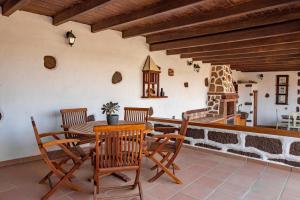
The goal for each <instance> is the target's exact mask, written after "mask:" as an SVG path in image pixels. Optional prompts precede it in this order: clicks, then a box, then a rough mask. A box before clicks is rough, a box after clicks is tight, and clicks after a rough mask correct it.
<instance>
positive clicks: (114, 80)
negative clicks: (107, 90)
mask: <svg viewBox="0 0 300 200" xmlns="http://www.w3.org/2000/svg"><path fill="white" fill-rule="evenodd" d="M121 81H122V74H121V72H118V71H116V72H115V73H114V74H113V76H112V78H111V82H112V83H113V84H117V83H120V82H121Z"/></svg>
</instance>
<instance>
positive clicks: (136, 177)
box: [133, 169, 141, 189]
mask: <svg viewBox="0 0 300 200" xmlns="http://www.w3.org/2000/svg"><path fill="white" fill-rule="evenodd" d="M140 174H141V170H140V169H138V170H136V175H135V180H134V183H133V189H135V188H136V186H137V185H138V184H139V182H140Z"/></svg>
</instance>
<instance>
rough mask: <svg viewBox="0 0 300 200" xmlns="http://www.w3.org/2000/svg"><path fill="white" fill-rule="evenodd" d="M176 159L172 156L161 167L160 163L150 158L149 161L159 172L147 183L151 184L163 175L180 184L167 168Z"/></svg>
mask: <svg viewBox="0 0 300 200" xmlns="http://www.w3.org/2000/svg"><path fill="white" fill-rule="evenodd" d="M175 158H176V154H174V155H173V156H172V158H171V159H170V160H169V162H168V163H167V164H166V165H163V164H162V163H160V162H159V161H158V160H156V159H155V158H153V156H151V157H150V159H151V160H152V161H153V162H155V163H156V164H157V165H158V166H159V167H160V168H161V171H160V172H158V173H157V174H156V175H155V176H154V177H152V178H151V179H149V180H148V181H149V182H153V181H155V180H157V179H158V178H159V177H161V176H162V175H163V174H164V173H166V174H168V175H169V176H170V177H171V178H172V179H173V180H174V181H175V182H176V183H177V184H182V181H181V180H180V179H178V178H177V177H176V176H175V175H174V174H173V173H172V172H170V171H169V169H168V168H169V167H170V165H171V164H172V163H173V161H174V160H175Z"/></svg>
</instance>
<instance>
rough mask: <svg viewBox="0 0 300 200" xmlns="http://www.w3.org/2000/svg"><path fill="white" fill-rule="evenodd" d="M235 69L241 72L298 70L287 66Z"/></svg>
mask: <svg viewBox="0 0 300 200" xmlns="http://www.w3.org/2000/svg"><path fill="white" fill-rule="evenodd" d="M237 71H241V72H275V71H283V72H285V71H299V69H297V68H293V67H288V68H256V69H252V68H251V69H238V70H237Z"/></svg>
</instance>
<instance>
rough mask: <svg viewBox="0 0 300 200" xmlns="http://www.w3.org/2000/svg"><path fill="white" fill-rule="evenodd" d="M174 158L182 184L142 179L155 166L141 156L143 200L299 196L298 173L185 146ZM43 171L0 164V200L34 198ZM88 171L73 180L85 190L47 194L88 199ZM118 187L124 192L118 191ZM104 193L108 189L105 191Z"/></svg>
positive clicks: (111, 180) (109, 180)
mask: <svg viewBox="0 0 300 200" xmlns="http://www.w3.org/2000/svg"><path fill="white" fill-rule="evenodd" d="M177 163H178V164H179V165H180V167H181V168H182V169H181V170H178V171H176V175H177V176H178V177H180V178H181V179H182V180H183V182H184V184H182V185H177V184H175V183H173V182H172V181H171V180H170V179H169V178H168V177H167V176H164V177H161V178H160V179H159V180H158V181H156V182H154V183H148V182H147V179H149V178H150V177H152V176H153V175H154V174H155V171H151V170H149V168H150V166H152V163H151V161H149V160H146V159H145V160H144V163H143V170H142V177H141V180H142V186H143V191H144V197H145V199H146V200H200V199H205V200H237V199H240V200H299V199H300V173H299V172H294V171H292V172H290V171H288V170H286V169H281V168H274V167H271V166H266V165H262V164H258V163H256V162H249V161H248V162H247V161H245V160H239V159H233V158H228V157H222V156H217V155H214V154H210V153H204V152H199V151H194V150H189V149H183V150H182V152H181V154H180V156H179V157H178V160H177ZM46 172H47V169H46V166H45V165H44V164H43V163H42V162H40V161H37V162H31V163H27V164H22V165H16V166H12V167H6V168H0V199H1V200H11V199H12V200H15V199H18V200H21V199H22V200H23V199H24V200H27V199H40V197H41V196H42V195H43V194H44V193H45V192H46V191H47V190H48V186H47V185H39V184H38V180H39V179H40V178H41V177H42V176H43V175H44V174H45V173H46ZM91 175H92V168H91V166H90V162H89V161H87V162H86V163H85V164H84V166H82V167H81V169H80V170H79V171H78V172H77V174H76V177H77V178H76V180H75V181H76V182H78V183H79V184H81V185H82V186H83V188H84V189H85V191H84V192H81V193H79V192H74V191H70V190H67V189H62V190H59V191H58V192H56V193H55V195H54V196H53V198H51V199H54V200H72V199H73V200H80V199H87V200H88V199H92V191H93V187H92V184H91V183H90V182H88V181H87V179H88V178H89V177H90V176H91ZM129 175H132V174H129ZM102 184H103V185H114V184H116V185H119V184H123V183H122V182H121V181H119V180H118V179H116V178H115V177H112V176H108V177H105V178H104V180H103V181H102ZM120 192H124V191H118V193H120ZM125 192H126V191H125ZM104 195H111V193H109V192H107V193H105V194H104Z"/></svg>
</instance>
